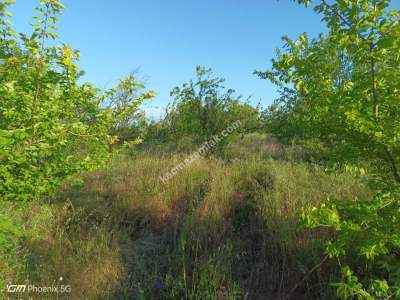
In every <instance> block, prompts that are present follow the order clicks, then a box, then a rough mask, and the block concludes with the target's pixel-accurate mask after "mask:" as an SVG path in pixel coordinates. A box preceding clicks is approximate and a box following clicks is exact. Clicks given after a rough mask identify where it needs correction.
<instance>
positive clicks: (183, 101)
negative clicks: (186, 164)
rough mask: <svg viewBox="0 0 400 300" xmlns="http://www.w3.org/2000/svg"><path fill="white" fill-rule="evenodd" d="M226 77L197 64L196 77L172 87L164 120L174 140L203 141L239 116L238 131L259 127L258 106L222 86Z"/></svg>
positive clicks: (197, 142) (219, 131)
mask: <svg viewBox="0 0 400 300" xmlns="http://www.w3.org/2000/svg"><path fill="white" fill-rule="evenodd" d="M224 81H225V80H224V79H223V78H214V77H213V72H212V70H211V69H206V68H204V67H197V68H196V80H195V81H193V80H190V81H189V82H188V83H185V84H183V85H182V87H175V88H174V89H173V90H172V92H171V96H172V97H173V98H174V100H173V102H172V103H171V104H170V105H169V107H168V109H167V116H166V118H165V120H164V122H165V123H166V125H167V128H168V129H169V130H170V135H172V137H174V139H175V140H179V139H181V138H182V137H184V136H191V137H195V138H194V142H195V143H196V144H200V143H203V142H205V141H206V140H207V139H209V138H210V137H212V136H213V135H217V134H220V133H221V132H222V131H223V130H224V129H226V128H227V127H228V126H230V125H231V124H232V123H233V122H235V121H237V120H240V121H241V128H239V130H237V131H236V133H240V132H247V131H249V130H254V129H256V128H258V127H259V119H258V109H256V108H254V107H252V106H251V105H250V104H248V103H241V102H240V99H241V97H237V96H235V95H234V93H235V91H234V90H232V89H226V88H225V87H224V86H223V83H224ZM226 142H227V140H225V143H226ZM220 146H221V145H220Z"/></svg>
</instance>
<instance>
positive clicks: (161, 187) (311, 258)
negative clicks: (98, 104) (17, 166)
mask: <svg viewBox="0 0 400 300" xmlns="http://www.w3.org/2000/svg"><path fill="white" fill-rule="evenodd" d="M295 154H298V155H295ZM186 156H187V154H185V153H167V152H164V153H158V154H155V153H151V151H143V150H140V151H139V152H138V151H136V152H134V153H132V151H131V152H130V153H128V154H120V155H119V156H117V157H115V158H114V159H113V161H112V163H111V164H110V165H109V166H108V167H106V168H103V169H101V170H99V171H96V172H94V173H88V174H85V175H84V176H83V178H82V179H83V183H84V184H82V183H79V182H72V183H70V184H68V185H66V186H65V187H64V188H63V190H62V192H60V193H59V194H58V195H57V197H56V198H55V199H53V198H52V199H48V200H47V202H46V203H47V204H44V203H43V202H42V203H37V202H31V203H27V204H26V205H18V204H15V203H6V204H3V205H2V207H1V213H2V214H6V215H9V216H11V217H12V218H13V220H15V221H16V222H17V223H19V224H22V227H21V229H23V233H22V232H21V233H20V236H19V238H18V239H17V240H15V243H16V245H17V246H16V247H12V248H9V249H2V251H1V259H0V274H1V276H2V278H0V282H25V280H28V281H29V282H31V283H34V284H36V285H41V284H42V285H44V286H46V285H48V284H49V282H50V283H51V282H54V280H59V278H60V277H62V281H63V283H64V284H68V285H71V293H68V294H64V297H65V298H66V299H171V300H172V299H210V300H214V299H283V298H285V297H288V298H290V299H318V298H323V299H329V298H335V297H334V290H333V289H332V288H331V287H330V286H329V282H330V281H332V280H333V279H337V277H338V276H339V271H340V270H338V268H337V267H335V265H334V264H331V263H329V262H325V263H323V265H321V267H320V268H318V269H317V270H316V271H315V272H312V273H310V274H308V273H309V272H310V270H311V269H312V268H313V267H314V266H316V265H318V264H319V263H320V262H321V261H322V260H323V258H324V250H323V249H324V248H323V241H324V240H326V239H327V238H328V237H331V235H332V232H331V231H330V230H321V229H318V230H310V229H302V228H301V227H299V219H300V214H301V210H302V208H304V207H306V206H307V205H309V204H314V205H315V204H318V202H319V200H321V199H326V198H328V197H332V198H340V199H346V200H347V201H352V200H354V199H356V198H359V199H366V198H368V197H370V195H371V192H370V190H369V189H368V188H367V187H366V186H365V185H364V184H363V183H362V182H361V181H358V180H356V179H354V178H353V177H352V176H350V175H347V174H334V173H332V174H327V173H326V172H325V171H324V170H323V169H321V168H320V167H318V166H317V165H314V164H311V163H307V162H304V161H303V160H302V159H301V157H303V156H304V155H303V154H302V152H301V149H291V148H285V147H283V146H281V145H279V144H277V143H276V142H274V141H273V140H272V139H270V138H268V137H267V136H265V135H259V134H252V135H248V136H245V137H244V139H243V140H239V141H237V142H236V143H233V144H231V145H229V146H228V150H227V153H226V155H225V156H226V157H229V158H224V159H222V158H219V157H215V156H209V157H207V158H204V157H202V158H200V159H199V160H197V161H195V162H193V164H191V165H190V166H188V167H187V168H185V169H184V170H182V171H181V172H180V173H178V174H177V175H176V176H175V177H174V178H172V179H171V180H170V181H169V182H167V183H166V184H164V183H163V182H162V181H161V180H160V178H159V176H161V175H163V174H164V173H165V172H167V171H169V170H170V169H172V168H173V167H174V166H176V165H177V164H178V163H179V162H181V161H182V160H183V159H184V158H185V157H186ZM303 279H305V280H304V281H303ZM1 288H4V286H2V287H1ZM24 296H25V297H26V294H24ZM32 296H33V297H38V294H32ZM40 297H41V298H40V299H58V298H56V297H55V295H54V294H48V295H47V296H46V295H42V296H40ZM46 297H47V298H46ZM59 299H63V297H62V295H59Z"/></svg>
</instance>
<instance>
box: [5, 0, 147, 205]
mask: <svg viewBox="0 0 400 300" xmlns="http://www.w3.org/2000/svg"><path fill="white" fill-rule="evenodd" d="M12 2H13V1H9V0H7V1H1V2H0V34H1V36H2V38H1V40H0V73H1V77H0V97H1V102H0V142H1V146H0V198H1V199H3V200H4V199H5V200H31V199H36V198H38V197H39V196H40V195H42V194H46V193H48V192H51V191H53V190H54V189H55V188H56V187H57V186H58V185H59V184H60V182H61V181H62V180H63V179H64V178H66V177H68V176H71V175H74V174H76V173H78V172H79V171H81V170H87V169H90V168H93V167H96V166H98V165H99V164H101V163H102V162H104V161H105V159H106V158H107V157H108V155H109V148H110V145H111V144H112V143H114V142H115V137H114V136H113V135H112V134H113V133H114V132H111V128H115V127H116V126H120V125H119V124H121V122H122V119H126V118H127V117H130V116H131V115H133V114H134V113H135V111H136V109H137V106H138V104H139V103H141V102H142V101H143V100H144V99H147V98H150V97H151V94H143V95H139V96H138V95H136V94H135V92H136V90H137V88H138V87H139V86H140V87H141V85H139V84H138V83H137V82H136V81H135V80H134V78H132V77H128V78H127V79H125V80H123V81H121V83H120V84H119V85H118V87H117V88H116V89H114V90H111V91H108V92H106V93H103V94H100V91H99V90H98V89H96V88H94V87H93V86H92V85H91V84H90V83H83V84H81V83H80V77H81V76H82V75H83V72H82V71H81V70H80V69H79V68H78V66H77V65H76V62H77V60H78V58H79V52H78V51H76V50H74V49H72V48H71V47H70V46H68V45H64V44H62V45H53V44H55V43H54V42H48V40H56V39H57V34H56V32H55V29H56V28H55V24H56V22H57V16H58V15H59V14H61V13H62V11H63V8H64V6H63V5H62V4H61V3H60V2H59V1H56V0H43V1H40V6H39V7H38V8H37V11H38V12H39V16H37V17H34V24H32V26H33V32H32V34H31V35H30V36H28V35H26V34H23V33H20V34H16V33H15V32H14V31H13V29H12V28H11V25H10V24H11V23H10V21H9V16H10V13H9V12H7V11H6V8H7V6H8V5H10V4H12ZM47 44H50V45H51V46H48V45H47ZM121 89H123V90H124V92H126V94H125V95H124V96H126V97H125V98H126V99H125V102H124V103H122V104H121V105H118V106H116V107H105V106H106V105H104V102H106V101H107V100H108V99H110V98H112V99H115V97H117V96H116V95H119V94H118V93H119V91H120V90H121ZM129 93H132V94H129ZM116 124H118V125H116Z"/></svg>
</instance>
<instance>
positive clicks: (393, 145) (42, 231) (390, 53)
mask: <svg viewBox="0 0 400 300" xmlns="http://www.w3.org/2000/svg"><path fill="white" fill-rule="evenodd" d="M297 2H299V4H300V5H306V6H314V9H315V11H316V12H317V13H320V14H321V15H322V18H323V21H324V22H325V23H326V25H327V27H328V31H327V32H326V33H325V34H321V35H320V36H318V37H316V38H314V39H310V38H309V37H308V36H307V34H303V35H301V36H300V37H298V38H297V39H295V40H291V39H289V38H287V37H285V38H284V41H285V45H284V47H283V49H281V50H280V51H278V53H277V56H276V58H275V59H274V60H273V64H272V69H271V70H267V71H256V72H255V73H256V74H257V75H258V76H260V77H261V78H262V79H268V80H271V81H272V82H274V83H275V84H276V85H277V86H278V87H279V89H280V91H281V97H280V99H278V100H277V101H276V102H275V103H273V104H272V105H271V106H270V107H267V108H265V109H264V108H262V107H261V106H257V107H254V106H252V105H251V104H250V102H249V101H243V97H241V96H239V95H237V94H236V92H235V91H234V90H233V89H229V88H226V87H225V86H224V79H222V78H215V77H214V75H213V72H212V70H210V69H207V68H205V67H197V68H196V74H195V75H196V77H195V79H194V80H190V81H189V82H188V83H185V84H183V85H182V86H180V87H176V88H174V89H173V90H172V92H171V98H172V101H171V104H170V105H169V106H168V107H167V110H166V114H165V116H164V117H163V118H161V119H160V120H158V121H152V122H148V121H147V120H146V117H145V114H144V112H143V111H142V110H141V109H140V105H141V104H142V103H143V102H144V101H146V100H148V99H151V98H153V97H154V96H155V93H154V92H152V91H148V90H147V89H146V87H145V85H144V84H142V83H140V82H138V81H137V80H136V78H135V76H134V75H130V76H128V77H126V78H124V79H122V80H120V82H119V83H118V84H117V85H116V86H115V88H112V89H110V90H106V91H101V90H99V89H97V88H95V87H94V86H93V85H92V84H90V83H82V79H81V76H82V75H83V71H81V70H80V69H79V67H78V65H77V60H78V58H79V52H78V51H76V50H74V49H73V48H72V47H70V46H66V45H62V46H56V44H57V35H56V33H55V23H56V22H57V16H58V15H59V14H60V13H62V11H63V9H64V6H63V5H62V4H61V3H60V2H59V1H56V0H42V1H40V2H39V4H40V6H39V8H38V13H39V16H37V17H35V23H34V24H33V32H32V34H31V35H27V34H17V33H15V32H14V31H13V29H12V26H11V23H10V21H9V19H10V17H11V16H10V14H9V13H8V12H7V7H8V6H9V5H11V4H12V3H13V1H12V0H0V36H1V38H0V74H1V75H0V82H1V84H0V162H1V164H0V200H1V203H2V205H1V207H0V246H1V247H0V289H1V290H2V291H1V297H2V299H3V298H4V299H8V298H9V297H14V296H16V297H24V298H25V297H31V298H32V299H171V300H172V299H187V300H189V299H205V300H206V299H210V300H214V299H232V300H233V299H248V300H249V299H338V298H340V299H400V273H399V270H400V219H399V217H400V195H399V183H400V178H399V172H400V171H399V167H400V143H399V139H400V128H399V126H400V125H399V120H400V110H399V104H400V95H399V91H400V86H399V85H400V82H399V78H400V76H399V75H400V74H399V72H400V71H399V70H400V68H399V66H400V56H399V53H400V23H399V21H400V20H399V18H400V12H399V11H398V10H395V9H389V7H388V5H389V4H390V1H389V0H336V1H327V0H318V1H317V0H316V1H305V0H298V1H297ZM49 40H50V41H49ZM51 40H55V41H51ZM49 45H51V46H49ZM54 45H55V46H54ZM238 120H239V121H240V124H241V126H240V128H236V129H235V130H234V131H233V132H230V133H229V134H228V135H224V134H222V133H223V132H225V131H226V129H227V128H228V127H229V126H230V125H231V124H232V123H233V122H235V121H238ZM212 138H214V139H215V140H218V142H217V143H215V145H213V146H212V147H210V148H209V149H208V151H206V152H204V153H202V155H197V156H193V157H195V159H193V161H191V163H190V164H187V165H185V167H184V168H181V169H180V170H179V172H176V174H175V176H173V177H171V178H169V179H168V181H163V180H160V176H163V175H164V174H165V173H167V172H170V171H171V170H173V169H174V168H176V166H178V165H180V164H181V163H182V162H183V161H185V160H187V158H188V157H189V156H190V155H192V154H193V153H196V151H198V149H199V147H202V146H203V145H204V143H205V142H207V141H208V140H210V139H212ZM11 284H18V285H22V284H34V285H36V286H58V287H61V286H63V287H64V288H65V287H68V289H65V290H63V291H62V292H61V291H59V292H58V293H56V292H48V293H38V292H35V291H19V293H12V294H11V293H10V292H9V287H10V285H11Z"/></svg>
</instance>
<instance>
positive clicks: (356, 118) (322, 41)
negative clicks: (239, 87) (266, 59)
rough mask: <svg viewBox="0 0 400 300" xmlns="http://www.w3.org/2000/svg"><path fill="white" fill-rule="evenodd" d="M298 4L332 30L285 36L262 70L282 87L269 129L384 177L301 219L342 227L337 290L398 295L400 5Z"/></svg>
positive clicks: (333, 247) (363, 295)
mask: <svg viewBox="0 0 400 300" xmlns="http://www.w3.org/2000/svg"><path fill="white" fill-rule="evenodd" d="M297 2H299V3H301V4H305V5H314V10H315V11H316V12H318V13H320V14H322V16H323V21H325V23H326V25H327V27H328V32H327V33H326V34H321V35H319V36H318V37H317V38H314V39H310V38H309V37H308V36H307V34H302V35H301V36H299V37H298V38H297V39H295V40H292V39H289V38H288V37H284V41H285V46H284V49H283V51H282V50H279V51H278V53H277V57H276V58H275V59H274V60H273V66H272V69H271V70H269V71H266V72H257V74H258V75H259V76H260V77H262V78H266V79H269V80H271V81H272V82H274V83H275V84H276V85H278V86H279V87H280V90H281V96H282V97H281V98H280V99H279V100H278V102H277V103H276V104H275V106H274V107H273V108H271V109H270V111H269V112H268V115H269V117H270V122H271V128H272V130H273V131H274V132H275V133H276V134H277V135H278V136H280V137H282V138H284V139H286V140H291V139H294V138H295V139H297V140H298V141H301V142H303V143H304V144H305V145H308V146H309V147H310V148H311V147H312V149H317V150H318V151H320V152H323V153H324V155H326V156H328V157H329V159H330V160H331V161H333V162H335V163H338V164H345V165H346V164H347V165H351V166H355V167H356V168H361V167H368V171H369V172H371V173H373V174H374V175H375V176H378V177H379V178H380V181H381V185H380V188H381V190H382V191H386V193H383V192H382V193H381V194H380V195H378V196H377V197H375V198H374V199H372V200H365V201H355V202H351V203H343V201H333V200H331V201H327V203H325V204H324V205H323V206H322V207H320V208H313V209H311V210H310V211H308V212H307V213H306V214H305V215H304V216H303V218H304V221H305V222H306V224H308V225H309V226H311V227H321V226H322V227H325V226H328V227H331V228H334V229H335V230H336V232H337V237H336V238H335V239H334V240H332V241H331V242H330V243H329V244H328V247H327V253H328V255H329V256H330V257H331V258H335V259H337V260H338V261H339V262H340V265H341V266H342V271H343V280H342V282H340V283H338V284H337V287H338V289H337V291H338V296H340V297H341V298H351V299H354V298H355V297H356V298H357V299H384V298H385V299H391V298H398V297H400V289H399V288H400V277H399V274H398V270H399V267H400V266H399V263H398V255H399V251H400V243H399V241H400V232H399V228H400V226H399V225H400V224H399V218H398V216H399V201H400V197H399V195H398V193H397V192H396V190H397V189H398V187H399V183H400V176H399V166H400V139H399V138H400V122H399V120H400V106H399V103H400V81H399V78H400V56H399V53H400V23H399V20H400V13H399V11H398V10H396V9H389V4H390V1H388V0H336V1H328V0H319V1H307V0H298V1H297ZM396 270H397V271H396ZM366 274H368V275H366Z"/></svg>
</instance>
